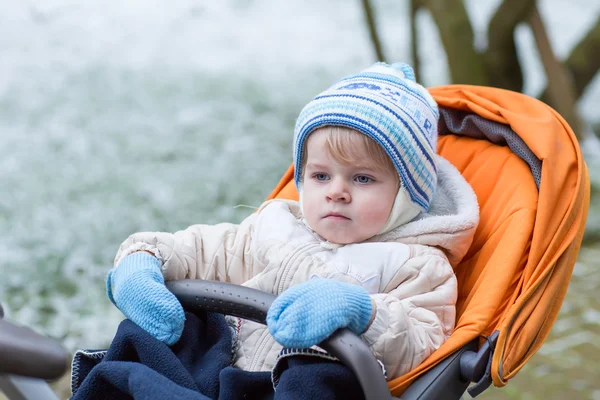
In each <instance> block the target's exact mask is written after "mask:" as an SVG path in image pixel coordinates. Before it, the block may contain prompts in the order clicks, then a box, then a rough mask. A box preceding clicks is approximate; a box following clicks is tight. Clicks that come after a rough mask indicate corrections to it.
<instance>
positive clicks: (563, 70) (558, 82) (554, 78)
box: [529, 8, 583, 139]
mask: <svg viewBox="0 0 600 400" xmlns="http://www.w3.org/2000/svg"><path fill="white" fill-rule="evenodd" d="M529 23H530V25H531V29H532V31H533V36H534V38H535V42H536V44H537V47H538V50H539V52H540V58H541V60H542V63H543V64H544V69H545V70H546V77H547V80H548V87H547V95H548V98H549V100H550V104H551V105H552V107H554V108H555V109H556V111H558V113H559V114H561V115H562V116H563V117H564V118H565V119H566V120H567V122H568V123H569V125H571V128H572V129H573V131H574V132H575V135H577V137H578V138H579V139H581V138H582V135H583V131H582V129H581V128H582V124H581V120H580V117H579V114H578V112H577V106H576V101H577V97H576V96H575V86H574V85H573V80H572V79H571V76H570V72H569V70H568V69H567V67H566V66H565V65H564V64H562V63H561V62H560V61H558V60H557V59H556V57H555V55H554V52H553V50H552V45H551V44H550V39H549V38H548V33H547V32H546V28H545V26H544V21H543V20H542V17H541V16H540V13H539V12H538V10H537V8H534V10H533V13H532V16H531V19H530V21H529Z"/></svg>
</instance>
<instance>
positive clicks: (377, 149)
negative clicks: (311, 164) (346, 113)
mask: <svg viewBox="0 0 600 400" xmlns="http://www.w3.org/2000/svg"><path fill="white" fill-rule="evenodd" d="M315 132H325V133H326V135H327V142H326V143H327V147H328V150H329V152H330V153H331V156H332V157H333V159H334V160H335V161H337V162H338V163H340V164H355V163H357V162H358V161H359V160H360V162H361V164H364V165H365V166H369V167H371V168H373V169H376V170H380V171H387V170H389V171H394V172H395V171H396V168H395V167H394V163H392V160H391V159H390V156H389V155H388V154H387V153H386V152H385V150H384V149H383V148H382V147H381V146H380V145H379V144H377V142H376V141H374V140H373V139H371V138H370V137H368V136H367V135H365V134H363V133H361V132H358V131H356V130H354V129H350V128H346V127H344V126H335V125H327V126H324V127H321V128H319V129H316V130H315V131H314V132H313V133H315ZM305 146H306V143H305ZM305 149H306V147H305ZM361 149H364V150H365V151H366V152H367V155H368V158H369V161H366V162H365V160H363V159H362V156H363V152H362V151H361ZM303 153H304V156H303V157H302V175H304V169H305V167H306V158H307V157H306V150H305V151H304V152H303Z"/></svg>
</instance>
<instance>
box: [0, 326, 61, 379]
mask: <svg viewBox="0 0 600 400" xmlns="http://www.w3.org/2000/svg"><path fill="white" fill-rule="evenodd" d="M68 360H69V355H68V353H67V351H66V350H65V349H64V348H63V347H62V346H61V345H60V344H59V343H58V342H57V341H55V340H54V339H50V338H48V337H46V336H42V335H40V334H38V333H36V332H34V331H33V330H31V329H29V328H26V327H22V326H18V325H15V324H13V323H11V322H8V321H5V320H3V319H0V375H3V374H11V375H21V376H28V377H33V378H40V379H46V380H54V379H58V378H60V377H61V376H62V375H63V374H64V373H65V371H66V370H67V368H68V365H69V364H68Z"/></svg>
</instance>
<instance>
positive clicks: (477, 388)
mask: <svg viewBox="0 0 600 400" xmlns="http://www.w3.org/2000/svg"><path fill="white" fill-rule="evenodd" d="M431 93H432V95H433V96H434V98H435V100H436V101H437V102H438V104H439V106H440V114H441V116H440V122H439V131H440V138H439V141H438V152H439V154H441V155H442V156H443V157H445V158H446V159H448V160H449V161H450V162H451V163H452V164H454V166H456V167H457V168H458V170H459V171H460V172H461V173H462V174H463V176H464V177H465V178H466V179H467V180H468V181H469V183H470V184H471V185H472V187H473V189H474V190H475V193H476V194H477V198H478V201H479V206H480V217H481V220H480V223H479V226H478V228H477V232H476V234H475V238H474V241H473V243H472V245H471V248H470V249H469V251H468V252H467V254H466V256H465V257H464V258H463V259H462V260H451V262H452V263H453V265H454V266H455V272H456V276H457V278H458V283H459V295H458V303H457V320H456V329H455V331H454V333H453V334H452V336H451V337H450V338H449V339H448V340H447V341H446V342H445V343H444V344H443V346H442V347H441V348H440V349H438V350H437V351H436V352H435V353H433V354H432V355H431V356H430V357H429V358H428V359H427V360H426V361H425V362H424V363H423V364H421V365H420V366H419V367H417V368H416V369H415V370H413V371H411V372H409V373H408V374H406V375H404V376H401V377H398V378H396V379H393V380H391V381H389V382H387V383H386V382H385V380H384V379H383V376H382V375H381V373H380V369H379V368H378V367H377V364H376V361H375V359H374V357H373V356H372V354H371V353H370V351H369V349H368V348H367V347H366V345H364V344H363V343H362V341H361V340H360V339H358V338H357V337H356V336H354V335H353V334H351V333H349V332H348V331H346V330H340V331H338V332H336V333H335V334H334V335H333V336H332V337H331V338H330V339H328V340H327V341H326V342H324V343H323V344H322V347H323V348H325V349H326V350H328V351H329V352H331V353H332V354H334V355H336V356H338V358H340V359H341V360H342V361H343V362H345V363H347V364H348V365H349V366H350V367H351V368H352V369H353V370H354V372H355V373H356V375H357V379H359V381H360V383H361V385H362V386H363V389H364V392H365V396H366V397H367V398H369V399H383V398H390V391H391V394H392V395H393V396H401V397H400V398H402V399H437V398H444V399H452V398H455V399H457V398H460V397H461V395H462V394H463V393H464V391H465V390H467V387H468V386H469V385H470V384H471V383H472V382H474V383H475V385H473V386H472V387H471V388H469V393H470V394H471V395H473V396H475V395H477V394H479V393H481V392H482V391H483V390H485V389H486V388H487V387H489V385H490V384H492V383H493V384H494V385H495V386H498V387H500V386H504V385H506V384H507V382H508V380H509V379H511V378H512V377H514V376H515V375H516V374H517V372H518V371H519V370H520V368H521V367H523V365H524V364H525V363H526V362H527V360H529V359H530V358H531V356H532V355H533V354H534V353H535V352H536V351H537V350H538V349H539V348H540V347H541V346H542V344H543V342H544V339H545V338H546V336H547V335H548V333H549V331H550V329H551V327H552V324H553V323H554V321H555V319H556V316H557V314H558V312H559V309H560V306H561V304H562V301H563V299H564V296H565V294H566V291H567V286H568V282H569V279H570V276H571V273H572V270H573V267H574V265H575V261H576V258H577V254H578V251H579V247H580V244H581V240H582V237H583V231H584V227H585V222H586V217H587V211H588V205H589V196H590V189H589V178H588V175H587V168H586V165H585V163H584V161H583V157H582V154H581V151H580V148H579V145H578V143H577V139H576V138H575V135H574V133H573V132H572V130H571V129H570V127H569V126H568V125H567V123H566V122H565V120H564V119H563V118H562V117H561V116H560V115H559V114H558V113H556V112H555V111H554V110H552V109H551V108H550V107H548V106H546V105H545V104H543V103H541V102H539V101H537V100H535V99H532V98H530V97H527V96H525V95H522V94H519V93H515V92H510V91H506V90H501V89H495V88H489V87H478V86H466V85H450V86H443V87H438V88H433V89H431ZM297 197H298V193H297V192H296V188H295V186H294V182H293V166H290V168H289V169H288V170H287V171H286V173H285V174H284V175H283V177H282V178H281V180H280V182H279V184H278V185H277V186H276V188H275V189H274V190H273V192H272V193H271V195H270V196H269V197H268V198H269V199H272V198H288V199H297ZM168 286H169V288H170V289H171V290H172V291H173V292H174V293H175V294H176V295H177V296H178V298H179V299H180V300H181V301H182V304H183V305H184V307H185V308H188V309H192V308H195V307H201V308H203V309H207V310H212V311H218V312H222V313H226V314H233V315H237V316H241V317H244V318H249V319H253V320H255V321H262V322H264V320H265V316H266V310H267V309H268V306H269V304H270V302H271V301H272V296H271V295H267V294H264V293H261V292H256V291H253V290H251V289H248V288H244V287H239V286H234V285H230V284H227V283H222V282H208V281H177V282H170V283H169V284H168ZM0 323H1V324H0V333H2V332H3V329H5V327H6V326H7V324H8V323H7V322H5V321H0ZM2 337H4V338H6V336H5V335H1V334H0V338H2ZM11 342H12V343H14V342H19V341H17V340H14V339H13V340H10V339H6V340H4V339H3V340H0V352H1V354H11V355H13V356H12V357H8V359H9V360H11V361H10V362H7V361H5V360H6V358H3V360H0V378H2V374H20V375H28V376H40V374H41V373H40V368H41V367H40V365H39V362H38V363H37V364H38V365H36V366H35V368H33V367H30V368H29V369H28V367H27V365H26V361H23V360H22V359H21V361H15V360H19V359H20V357H19V354H27V352H26V351H25V350H24V348H25V347H26V345H24V344H23V341H20V342H21V346H20V347H19V346H17V347H16V348H15V346H13V345H11ZM11 346H12V347H11ZM32 347H33V346H32ZM47 353H48V354H49V353H51V352H50V351H48V352H47ZM54 354H55V353H54ZM19 362H20V364H19ZM15 365H16V366H17V367H18V368H16V367H15ZM57 365H60V362H58V363H57V362H56V359H54V364H53V366H54V368H55V369H54V373H53V374H50V375H49V374H45V375H43V376H42V377H43V378H48V377H49V376H59V375H60V374H62V370H61V369H60V368H58V367H57ZM30 371H31V372H30ZM33 371H35V372H33ZM12 376H14V375H12ZM6 377H10V375H4V378H6ZM7 382H8V383H7ZM9 384H11V385H12V386H11V388H12V389H15V388H16V389H19V385H18V383H17V384H15V383H14V381H10V380H6V379H5V380H4V381H3V380H2V379H0V389H6V387H7V385H9ZM9 398H11V399H12V398H33V397H25V396H22V397H9ZM37 398H41V397H37Z"/></svg>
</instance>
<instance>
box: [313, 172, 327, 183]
mask: <svg viewBox="0 0 600 400" xmlns="http://www.w3.org/2000/svg"><path fill="white" fill-rule="evenodd" d="M313 177H314V178H315V179H316V180H318V181H326V180H327V179H329V176H327V174H314V175H313Z"/></svg>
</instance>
